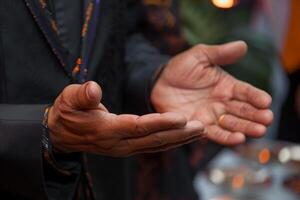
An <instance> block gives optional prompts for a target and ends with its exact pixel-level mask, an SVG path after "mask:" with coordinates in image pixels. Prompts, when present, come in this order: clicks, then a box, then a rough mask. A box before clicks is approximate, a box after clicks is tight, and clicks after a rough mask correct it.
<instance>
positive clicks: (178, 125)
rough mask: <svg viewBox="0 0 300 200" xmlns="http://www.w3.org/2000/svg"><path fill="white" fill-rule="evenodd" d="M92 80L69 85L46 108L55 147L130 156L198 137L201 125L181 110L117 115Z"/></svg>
mask: <svg viewBox="0 0 300 200" xmlns="http://www.w3.org/2000/svg"><path fill="white" fill-rule="evenodd" d="M101 97H102V91H101V88H100V86H99V85H98V84H97V83H95V82H87V83H86V84H84V85H76V84H74V85H70V86H68V87H66V88H65V89H64V91H63V92H62V93H61V94H60V95H59V97H58V98H57V99H56V101H55V103H54V105H53V106H52V107H51V109H50V111H49V118H48V125H49V129H50V139H51V141H52V143H53V146H54V148H55V150H56V151H59V152H64V153H69V152H88V153H93V154H100V155H105V156H129V155H132V154H136V153H150V152H157V151H163V150H167V149H170V148H174V147H177V146H180V145H183V144H186V143H189V142H192V141H195V140H197V139H199V137H201V136H202V134H203V129H204V128H203V125H202V124H201V123H200V122H199V121H189V122H188V121H187V119H186V118H185V117H184V115H182V114H176V113H164V114H149V115H144V116H137V115H116V114H113V113H110V112H109V111H108V110H107V109H106V108H105V107H104V105H103V104H101V103H100V101H101Z"/></svg>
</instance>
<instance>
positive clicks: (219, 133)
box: [207, 125, 246, 145]
mask: <svg viewBox="0 0 300 200" xmlns="http://www.w3.org/2000/svg"><path fill="white" fill-rule="evenodd" d="M207 138H208V139H210V140H212V141H214V142H216V143H218V144H222V145H237V144H241V143H243V142H245V140H246V138H245V135H244V134H242V133H239V132H235V133H232V132H230V131H227V130H224V129H222V128H221V127H219V126H217V125H211V126H209V127H207Z"/></svg>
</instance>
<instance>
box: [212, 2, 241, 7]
mask: <svg viewBox="0 0 300 200" xmlns="http://www.w3.org/2000/svg"><path fill="white" fill-rule="evenodd" d="M237 2H238V0H212V3H213V4H214V5H215V6H216V7H218V8H232V7H233V6H235V5H236V4H237Z"/></svg>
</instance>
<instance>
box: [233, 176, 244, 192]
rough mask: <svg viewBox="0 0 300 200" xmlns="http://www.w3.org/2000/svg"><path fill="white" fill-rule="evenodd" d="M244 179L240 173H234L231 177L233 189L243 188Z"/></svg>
mask: <svg viewBox="0 0 300 200" xmlns="http://www.w3.org/2000/svg"><path fill="white" fill-rule="evenodd" d="M244 183H245V179H244V177H243V176H242V175H236V176H234V177H233V178H232V182H231V186H232V188H233V189H241V188H243V186H244Z"/></svg>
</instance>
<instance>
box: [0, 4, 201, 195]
mask: <svg viewBox="0 0 300 200" xmlns="http://www.w3.org/2000/svg"><path fill="white" fill-rule="evenodd" d="M32 1H33V0H27V2H32ZM100 9H101V12H100V16H99V17H100V21H99V24H100V25H99V26H98V30H97V36H96V42H95V47H94V49H93V52H92V59H91V62H90V63H89V72H88V79H89V80H94V81H96V82H98V83H99V84H100V85H101V87H102V89H103V104H104V105H105V106H106V107H107V108H108V109H109V110H110V111H111V112H114V113H122V112H132V113H137V114H142V113H146V112H149V107H150V106H149V102H148V99H149V98H148V97H149V91H150V88H151V82H152V78H153V74H154V73H155V71H156V70H157V68H158V67H160V66H161V65H162V64H164V63H165V62H166V61H167V57H165V56H162V55H161V54H160V53H159V52H158V51H157V50H156V49H155V48H153V47H152V46H151V45H150V44H149V42H148V41H146V40H145V39H144V37H143V36H141V35H140V34H139V31H138V28H137V27H139V26H138V24H139V19H140V17H138V16H140V12H142V10H141V9H140V8H139V7H138V4H137V3H136V2H135V1H134V0H133V1H125V0H102V5H101V8H100ZM128 10H130V12H128ZM71 70H72V69H68V68H66V69H64V68H63V67H62V66H61V64H60V63H59V61H58V59H57V57H56V55H55V54H54V53H53V52H52V50H51V48H50V46H49V44H48V43H47V40H46V39H45V36H44V35H43V33H42V31H41V30H40V28H39V26H37V23H36V21H35V20H34V18H33V16H32V15H31V13H30V11H29V9H28V7H27V6H26V3H25V1H24V0H0V199H34V200H35V199H37V200H43V199H48V198H49V197H51V198H52V199H68V198H72V196H73V194H74V192H75V189H76V187H77V183H78V177H79V174H80V172H81V171H80V170H79V171H75V172H74V176H72V177H68V178H66V177H61V176H57V175H55V174H53V173H52V172H51V171H49V170H48V171H47V170H46V171H45V167H43V166H44V161H43V158H42V152H41V149H42V148H41V135H42V125H41V121H42V115H43V112H44V108H45V105H47V104H50V103H52V102H53V101H54V100H55V98H56V97H57V96H58V94H59V93H60V92H61V91H62V90H63V88H64V87H66V86H67V85H69V84H70V83H71V80H70V78H69V76H68V74H69V73H70V72H71ZM166 154H167V155H166V156H164V155H163V154H154V155H151V156H138V157H134V158H129V159H114V158H107V157H103V156H93V155H89V156H88V161H87V166H88V167H87V168H88V171H90V172H91V175H92V182H93V187H94V190H95V191H96V196H97V198H98V199H122V200H123V199H128V200H131V199H155V200H156V199H162V198H164V199H166V198H168V199H196V195H195V194H194V191H193V189H192V181H191V180H192V177H190V176H189V175H190V174H188V171H189V168H188V166H187V164H186V163H187V159H186V155H185V152H184V151H181V150H177V151H176V152H173V153H172V152H171V153H170V152H167V153H166ZM171 154H172V155H171ZM164 158H167V160H169V161H170V160H172V159H173V158H174V159H173V161H174V162H173V161H172V162H169V161H167V160H166V159H164ZM175 158H176V159H175ZM177 158H178V159H177ZM161 163H167V165H166V166H167V167H166V168H168V169H169V170H168V172H167V173H165V172H163V171H161V169H162V168H161V166H165V165H163V164H161ZM152 166H153V167H152ZM163 168H164V167H163ZM80 169H81V168H80ZM144 169H145V170H146V172H147V173H144V171H143V170H144ZM148 169H149V170H148ZM147 170H148V171H147ZM153 171H154V172H153ZM152 172H153V173H155V174H156V175H154V174H152ZM181 172H185V173H184V174H181ZM154 177H161V179H162V180H163V181H161V182H157V181H154V179H153V178H154ZM164 185H167V186H168V187H163V186H164ZM46 186H47V187H46ZM150 187H151V188H150ZM153 188H154V189H153ZM157 188H159V191H157V190H156V189H157ZM184 188H185V189H184ZM46 189H47V190H46ZM170 191H172V192H173V194H172V195H173V196H169V195H168V194H169V193H170ZM159 193H164V194H166V195H162V196H160V195H158V194H159Z"/></svg>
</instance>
